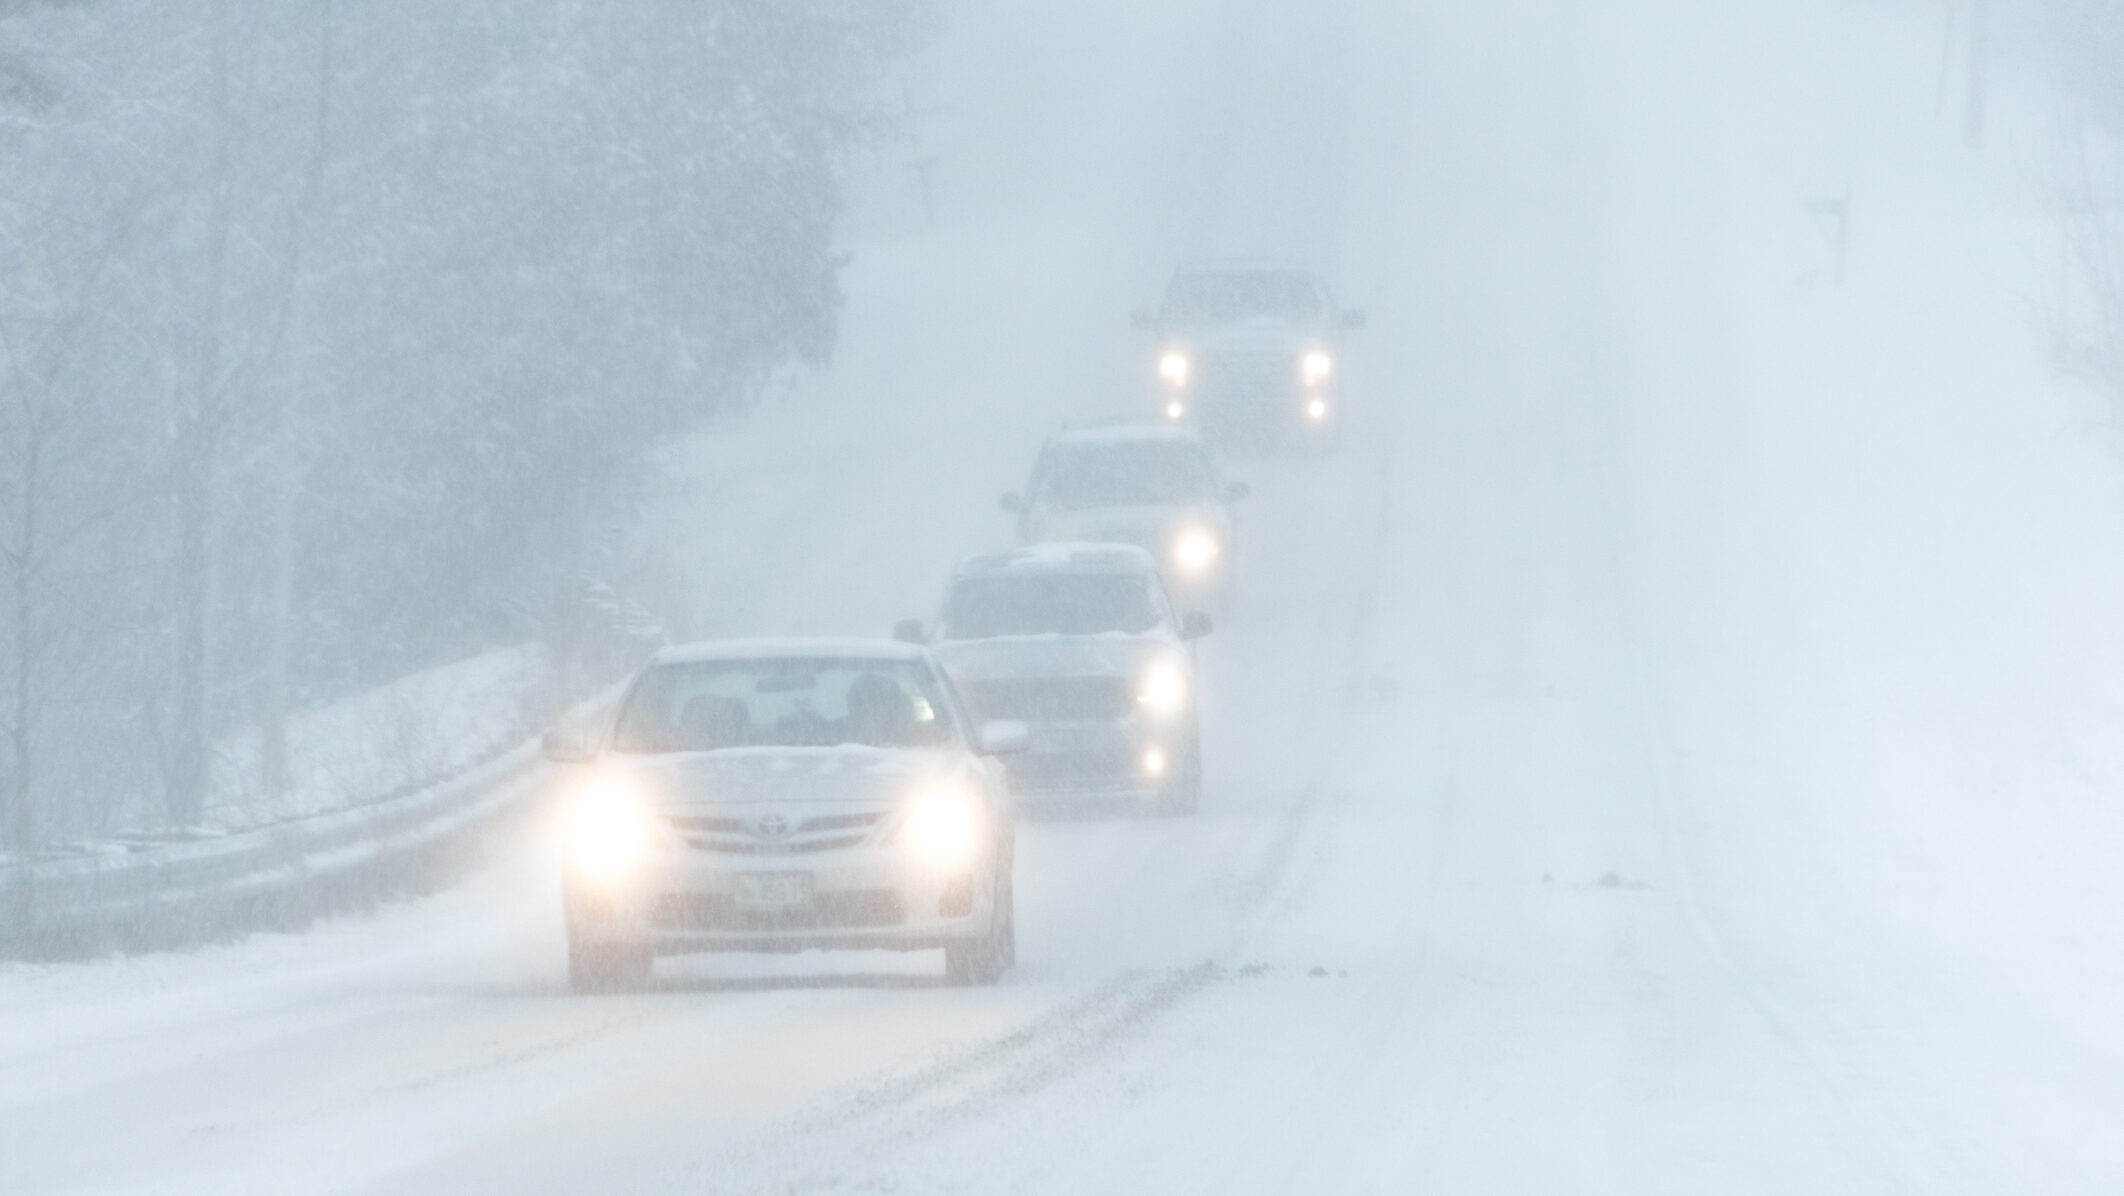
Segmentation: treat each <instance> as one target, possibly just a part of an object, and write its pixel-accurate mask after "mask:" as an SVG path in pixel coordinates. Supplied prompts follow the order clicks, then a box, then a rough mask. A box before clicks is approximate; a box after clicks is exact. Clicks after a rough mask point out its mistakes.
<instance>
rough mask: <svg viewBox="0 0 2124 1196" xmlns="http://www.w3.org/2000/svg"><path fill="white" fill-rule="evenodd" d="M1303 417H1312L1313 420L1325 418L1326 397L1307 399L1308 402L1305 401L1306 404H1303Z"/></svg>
mask: <svg viewBox="0 0 2124 1196" xmlns="http://www.w3.org/2000/svg"><path fill="white" fill-rule="evenodd" d="M1305 417H1306V418H1307V419H1313V420H1320V419H1326V418H1327V400H1326V399H1312V400H1309V401H1308V402H1307V403H1306V405H1305Z"/></svg>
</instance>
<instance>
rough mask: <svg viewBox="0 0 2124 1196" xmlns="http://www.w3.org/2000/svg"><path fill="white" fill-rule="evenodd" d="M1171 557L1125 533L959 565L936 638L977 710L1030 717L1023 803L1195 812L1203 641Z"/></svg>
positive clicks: (1019, 783) (1016, 760) (921, 630)
mask: <svg viewBox="0 0 2124 1196" xmlns="http://www.w3.org/2000/svg"><path fill="white" fill-rule="evenodd" d="M1209 632H1210V619H1209V616H1208V615H1205V614H1201V613H1199V612H1196V613H1187V614H1182V613H1180V612H1179V611H1176V610H1175V609H1174V608H1173V604H1172V601H1171V600H1170V599H1169V598H1168V597H1167V596H1166V593H1165V587H1164V586H1163V584H1161V583H1160V581H1159V579H1158V567H1157V563H1156V562H1155V561H1153V560H1152V559H1151V557H1150V554H1149V553H1147V552H1144V551H1143V550H1142V549H1140V548H1133V547H1129V546H1126V545H1119V544H1071V543H1060V544H1042V545H1039V546H1037V547H1033V548H1021V549H1017V550H1015V551H1012V552H1001V553H993V554H989V555H985V556H977V557H974V558H972V559H971V560H968V561H967V562H965V563H964V564H962V565H961V566H959V568H958V570H957V572H955V573H954V574H953V575H952V578H951V582H950V584H949V585H948V586H947V587H946V589H945V593H944V602H943V605H942V608H941V609H940V611H939V613H938V615H937V618H936V622H935V624H934V625H933V626H931V627H926V628H925V627H924V626H923V625H922V624H921V623H920V622H918V621H913V620H910V621H908V622H905V623H902V624H901V625H900V627H899V628H898V630H897V633H896V634H898V635H899V636H900V637H902V638H905V639H913V640H926V641H927V642H929V643H930V644H931V645H932V647H933V649H934V651H935V652H936V654H937V657H938V659H940V660H941V661H943V662H944V667H945V669H946V670H948V671H949V672H950V673H951V675H952V678H953V680H954V681H955V682H956V683H957V685H958V688H959V692H960V693H961V694H962V695H964V697H965V700H966V704H967V706H968V708H969V709H971V710H972V711H973V713H974V717H975V718H977V719H992V720H998V721H1007V722H1009V723H1012V724H1016V723H1023V724H1024V725H1025V726H1026V728H1027V730H1028V741H1027V746H1026V748H1025V750H1024V751H1023V752H1022V753H1020V754H1017V755H1015V756H1013V757H1012V758H1011V760H1010V763H1009V775H1010V786H1011V790H1012V792H1013V794H1014V795H1015V796H1016V797H1017V798H1018V799H1019V801H1020V802H1021V803H1023V802H1053V801H1062V800H1070V801H1082V800H1083V799H1086V798H1095V799H1096V798H1104V799H1109V800H1118V801H1119V802H1121V803H1123V804H1124V805H1125V806H1127V807H1129V808H1132V809H1144V810H1149V811H1152V812H1156V813H1165V814H1187V813H1192V812H1193V811H1194V809H1195V807H1196V804H1197V802H1198V801H1199V799H1200V795H1201V790H1202V738H1201V730H1200V724H1199V721H1198V718H1197V713H1196V706H1195V653H1194V643H1193V641H1195V640H1197V639H1200V638H1201V637H1202V636H1205V635H1208V634H1209Z"/></svg>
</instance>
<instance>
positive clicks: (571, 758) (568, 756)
mask: <svg viewBox="0 0 2124 1196" xmlns="http://www.w3.org/2000/svg"><path fill="white" fill-rule="evenodd" d="M538 754H539V755H541V756H544V757H545V758H546V759H548V760H551V761H553V762H554V763H555V764H581V763H583V762H584V761H586V760H588V759H590V757H592V756H594V755H596V754H597V750H596V749H595V748H593V747H591V745H590V737H589V736H588V735H585V734H584V733H583V732H581V731H548V732H546V733H545V734H544V735H541V736H539V739H538Z"/></svg>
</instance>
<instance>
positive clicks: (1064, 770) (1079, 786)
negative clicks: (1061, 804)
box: [1004, 748, 1149, 794]
mask: <svg viewBox="0 0 2124 1196" xmlns="http://www.w3.org/2000/svg"><path fill="white" fill-rule="evenodd" d="M1141 759H1142V758H1141V756H1140V755H1139V754H1138V753H1137V752H1136V750H1135V749H1134V748H1107V749H1100V750H1097V751H1081V752H1028V753H1025V754H1024V755H1019V756H1012V757H1010V759H1009V762H1008V763H1006V764H1005V765H1004V768H1005V769H1006V770H1007V771H1008V772H1009V775H1010V789H1011V792H1013V793H1017V794H1040V793H1114V792H1118V791H1122V790H1134V789H1140V788H1142V787H1143V786H1145V785H1147V784H1149V782H1148V781H1147V780H1145V778H1144V777H1143V774H1142V773H1141V772H1139V771H1138V768H1139V766H1140V764H1141Z"/></svg>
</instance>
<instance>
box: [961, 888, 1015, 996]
mask: <svg viewBox="0 0 2124 1196" xmlns="http://www.w3.org/2000/svg"><path fill="white" fill-rule="evenodd" d="M1013 887H1014V886H1012V885H1011V883H1010V882H1009V881H1008V880H1005V881H1004V882H1003V883H1002V887H1001V889H1000V890H999V891H998V892H997V894H996V913H995V916H994V917H993V918H991V919H989V923H988V933H987V934H985V935H982V936H981V937H980V938H977V939H974V940H972V941H970V942H966V943H954V944H952V945H950V946H947V947H945V948H944V979H945V980H946V981H948V982H950V983H952V984H956V985H960V986H964V987H972V986H985V985H990V984H994V983H995V982H996V981H998V980H1001V979H1002V978H1003V973H1005V972H1007V971H1009V970H1010V968H1011V966H1012V965H1013V964H1015V963H1017V962H1018V909H1017V906H1018V902H1017V897H1016V895H1015V894H1014V893H1013V891H1012V890H1013Z"/></svg>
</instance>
